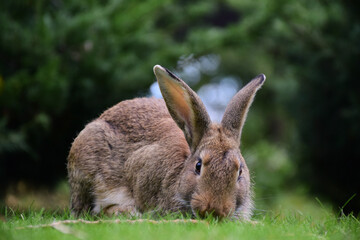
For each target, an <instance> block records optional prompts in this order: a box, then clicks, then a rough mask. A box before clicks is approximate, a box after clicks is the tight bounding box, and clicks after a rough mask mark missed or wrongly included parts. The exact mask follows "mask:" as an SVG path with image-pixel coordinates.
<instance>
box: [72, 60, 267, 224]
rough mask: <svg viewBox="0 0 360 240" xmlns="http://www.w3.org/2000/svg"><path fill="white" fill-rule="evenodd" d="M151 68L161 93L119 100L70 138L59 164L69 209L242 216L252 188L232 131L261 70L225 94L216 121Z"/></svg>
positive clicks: (162, 71) (248, 210) (182, 86)
mask: <svg viewBox="0 0 360 240" xmlns="http://www.w3.org/2000/svg"><path fill="white" fill-rule="evenodd" d="M153 70H154V73H155V76H156V78H157V81H158V83H159V87H160V90H161V93H162V95H163V97H164V99H155V98H135V99H132V100H125V101H122V102H120V103H118V104H117V105H115V106H113V107H111V108H109V109H108V110H106V111H105V112H104V113H102V114H101V115H100V117H99V118H97V119H95V120H94V121H92V122H90V123H89V124H87V125H86V127H85V128H84V129H83V130H82V131H81V132H80V133H79V135H78V136H77V137H76V138H75V140H74V142H73V144H72V147H71V149H70V152H69V155H68V164H67V168H68V178H69V184H70V191H71V200H70V209H71V212H72V213H73V214H75V215H77V216H78V215H80V214H81V213H84V212H90V213H92V214H98V213H100V212H103V213H105V214H108V215H113V214H126V215H129V216H141V215H142V214H143V213H145V212H150V211H159V212H161V213H164V214H166V213H173V212H179V213H182V214H186V215H190V216H192V217H200V218H205V217H206V216H208V215H209V214H212V215H213V216H215V217H218V218H220V219H221V218H227V217H228V218H234V219H239V220H250V218H251V215H252V208H253V200H252V190H251V182H250V174H249V169H248V168H247V166H246V163H245V160H244V158H243V156H242V155H241V153H240V149H239V146H240V136H241V131H242V128H243V125H244V122H245V119H246V115H247V112H248V110H249V107H250V105H251V103H252V101H253V99H254V96H255V93H256V92H257V90H258V89H259V88H260V87H261V86H262V85H263V83H264V81H265V75H264V74H260V75H259V76H257V77H256V78H254V79H253V80H252V81H251V82H249V83H248V84H247V85H246V86H245V87H243V88H242V89H241V90H240V91H239V92H238V93H237V94H236V95H235V96H234V97H233V98H232V100H231V101H230V103H229V105H228V106H227V108H226V110H225V113H224V116H223V118H222V121H221V123H212V122H211V120H210V117H209V115H208V113H207V111H206V109H205V106H204V104H203V103H202V101H201V100H200V98H199V97H198V95H197V94H196V93H195V92H194V91H193V90H192V89H191V88H190V87H189V86H188V85H187V84H186V83H185V82H184V81H182V80H181V79H180V78H178V77H177V76H175V75H174V74H173V73H171V72H170V71H169V70H168V69H166V68H163V67H161V66H159V65H156V66H154V69H153Z"/></svg>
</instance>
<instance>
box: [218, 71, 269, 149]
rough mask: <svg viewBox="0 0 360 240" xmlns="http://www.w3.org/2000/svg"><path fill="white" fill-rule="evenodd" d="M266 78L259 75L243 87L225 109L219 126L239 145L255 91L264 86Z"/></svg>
mask: <svg viewBox="0 0 360 240" xmlns="http://www.w3.org/2000/svg"><path fill="white" fill-rule="evenodd" d="M265 79H266V77H265V75H264V74H260V75H259V76H257V77H255V78H254V79H253V80H251V81H250V82H249V83H248V84H247V85H246V86H245V87H243V88H242V89H241V90H240V91H239V92H238V93H237V94H236V95H235V96H234V97H233V98H232V99H231V101H230V103H229V104H228V106H227V107H226V109H225V113H224V116H223V119H222V121H221V125H222V126H223V127H224V128H225V129H227V130H228V132H229V133H230V134H231V136H232V137H234V138H235V139H236V140H237V141H238V142H239V144H240V137H241V131H242V128H243V126H244V123H245V120H246V115H247V113H248V111H249V108H250V105H251V103H252V101H253V100H254V97H255V94H256V92H257V90H259V89H260V87H261V86H262V85H263V84H264V81H265Z"/></svg>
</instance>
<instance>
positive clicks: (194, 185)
mask: <svg viewBox="0 0 360 240" xmlns="http://www.w3.org/2000/svg"><path fill="white" fill-rule="evenodd" d="M154 72H155V75H156V77H157V80H158V82H159V86H160V90H161V93H162V95H163V97H164V100H165V102H166V105H167V108H168V110H169V113H170V115H171V116H172V118H173V119H174V121H175V122H176V123H177V125H178V126H179V128H180V129H181V130H182V131H183V132H184V135H185V139H186V141H187V143H188V145H189V147H190V152H191V154H190V156H189V157H188V158H187V160H186V162H185V166H184V169H183V171H182V174H181V176H180V179H179V185H178V194H177V200H178V201H181V202H182V203H183V204H184V206H185V207H188V208H191V211H192V213H193V214H194V215H196V216H200V217H205V216H206V215H208V214H212V215H214V216H217V217H220V218H222V217H235V218H240V219H249V218H250V216H251V211H252V193H251V183H250V174H249V170H248V168H247V166H246V163H245V160H244V158H243V157H242V155H241V153H240V149H239V146H240V136H241V130H242V127H243V125H244V122H245V119H246V115H247V112H248V109H249V107H250V105H251V103H252V101H253V99H254V96H255V93H256V91H257V90H258V89H259V88H260V87H261V86H262V84H263V82H264V80H265V76H264V75H263V74H261V75H259V76H257V77H256V78H255V79H253V80H252V81H251V82H250V83H248V84H247V85H246V86H245V87H244V88H242V89H241V90H240V91H239V92H238V93H237V94H236V95H235V96H234V97H233V99H232V100H231V102H230V103H229V105H228V106H227V108H226V110H225V113H224V117H223V119H222V121H221V123H212V122H211V120H210V117H209V115H208V113H207V111H206V109H205V107H204V105H203V103H202V102H201V100H200V98H199V97H198V96H197V94H196V93H195V92H194V91H193V90H191V88H190V87H189V86H188V85H186V84H185V83H184V82H183V81H182V80H181V79H179V78H178V77H176V76H175V75H174V74H172V73H171V72H170V71H168V70H167V69H165V68H163V67H161V66H159V65H156V66H155V67H154Z"/></svg>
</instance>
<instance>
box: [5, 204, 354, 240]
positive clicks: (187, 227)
mask: <svg viewBox="0 0 360 240" xmlns="http://www.w3.org/2000/svg"><path fill="white" fill-rule="evenodd" d="M2 212H3V214H4V215H3V216H2V217H1V218H2V219H1V220H2V221H1V220H0V239H21V240H23V239H196V240H198V239H360V222H359V220H358V219H357V218H355V217H354V216H352V215H349V216H341V217H338V216H336V215H334V214H332V213H329V212H327V213H325V214H323V216H321V217H319V216H310V215H306V216H305V215H304V214H302V213H301V212H298V211H297V212H293V211H284V212H281V211H279V212H277V213H267V214H266V215H257V219H255V220H256V221H257V223H256V224H254V223H249V222H231V221H221V222H219V221H217V220H216V219H207V220H205V221H198V222H196V223H190V222H186V223H181V222H180V223H176V222H171V221H170V222H162V221H163V220H173V219H176V217H174V216H168V217H165V218H160V219H155V220H156V221H157V222H156V223H153V222H135V223H129V222H126V220H127V219H126V218H124V217H120V218H119V217H118V218H107V217H103V216H102V217H94V216H85V217H83V219H86V220H90V221H96V220H99V219H105V220H107V221H110V222H105V223H104V222H103V223H101V222H100V223H96V224H86V223H75V224H60V227H58V228H54V227H50V226H47V227H38V228H28V226H30V225H41V224H51V223H53V222H56V221H61V220H67V219H74V218H73V217H72V216H71V215H70V214H69V211H68V210H64V211H56V212H49V211H44V210H40V211H35V210H31V209H29V210H27V211H24V212H18V211H13V210H12V209H10V208H6V209H3V211H2ZM145 218H146V219H149V217H145ZM115 219H120V220H121V222H117V223H115V222H112V221H114V220H115ZM152 219H154V218H152ZM135 220H136V219H135ZM23 227H24V228H23Z"/></svg>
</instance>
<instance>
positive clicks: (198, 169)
mask: <svg viewBox="0 0 360 240" xmlns="http://www.w3.org/2000/svg"><path fill="white" fill-rule="evenodd" d="M201 163H202V160H201V158H198V162H197V163H196V165H195V173H196V174H197V175H200V170H201Z"/></svg>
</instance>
